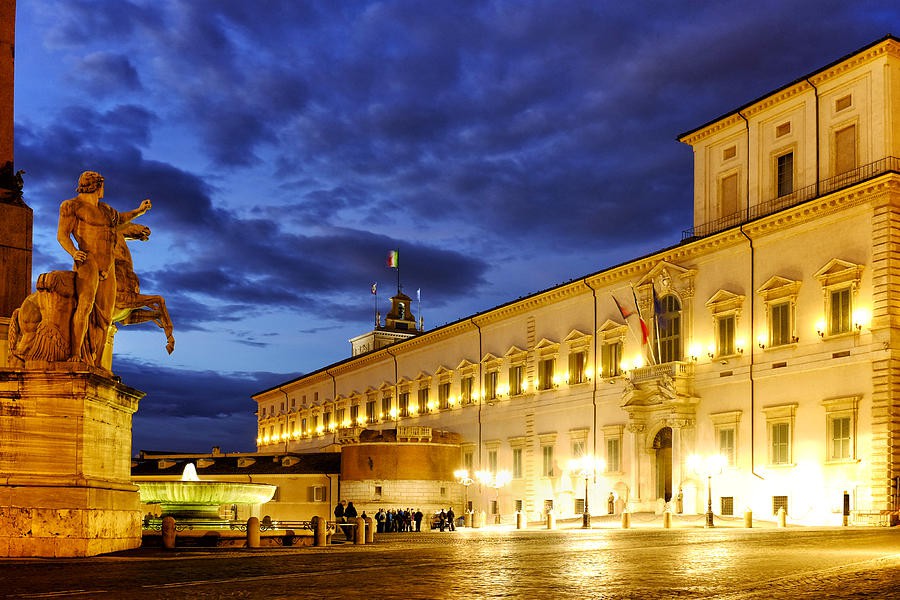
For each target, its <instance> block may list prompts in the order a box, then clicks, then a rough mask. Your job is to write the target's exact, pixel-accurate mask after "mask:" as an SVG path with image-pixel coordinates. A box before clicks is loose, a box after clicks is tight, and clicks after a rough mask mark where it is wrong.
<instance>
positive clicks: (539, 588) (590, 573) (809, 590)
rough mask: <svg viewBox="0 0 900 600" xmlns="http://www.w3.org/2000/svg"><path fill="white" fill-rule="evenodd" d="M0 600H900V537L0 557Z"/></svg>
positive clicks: (591, 535) (515, 536)
mask: <svg viewBox="0 0 900 600" xmlns="http://www.w3.org/2000/svg"><path fill="white" fill-rule="evenodd" d="M0 582H2V586H0V597H3V598H102V599H113V598H116V599H118V598H136V599H143V598H167V599H168V598H322V599H335V598H366V599H368V600H377V599H382V598H397V599H401V598H402V599H406V598H435V599H443V598H447V599H457V598H458V599H470V598H554V599H561V598H718V599H728V600H744V599H764V598H816V599H820V598H900V530H898V529H897V528H892V529H888V528H788V529H773V528H754V529H741V528H729V527H718V528H715V529H703V528H679V529H670V530H665V529H659V528H649V527H645V528H636V529H629V530H622V529H611V528H595V529H592V530H581V529H564V530H557V531H546V530H539V529H528V530H524V531H515V530H512V529H508V528H491V527H488V528H485V529H475V530H472V529H468V530H467V529H460V530H457V531H456V532H452V533H450V532H445V533H440V532H430V531H429V532H422V533H420V534H414V533H413V534H385V535H382V536H380V537H379V539H378V540H377V541H376V543H375V544H372V545H366V546H354V545H351V544H341V545H334V546H330V547H327V548H270V549H256V550H234V549H231V550H224V549H185V550H176V551H171V552H165V551H163V550H159V549H140V550H134V551H129V552H124V553H118V554H114V555H108V556H102V557H94V558H88V559H55V560H54V559H0Z"/></svg>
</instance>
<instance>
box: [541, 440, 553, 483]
mask: <svg viewBox="0 0 900 600" xmlns="http://www.w3.org/2000/svg"><path fill="white" fill-rule="evenodd" d="M541 457H542V459H543V464H542V467H541V475H542V476H543V477H553V446H541Z"/></svg>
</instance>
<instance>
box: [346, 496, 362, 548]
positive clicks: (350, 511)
mask: <svg viewBox="0 0 900 600" xmlns="http://www.w3.org/2000/svg"><path fill="white" fill-rule="evenodd" d="M358 516H359V514H358V513H357V512H356V507H355V506H353V503H352V502H348V503H347V508H345V509H344V520H345V521H346V522H347V523H355V522H356V517H358ZM344 533H345V534H347V540H348V541H350V540H352V539H353V528H352V527H345V528H344Z"/></svg>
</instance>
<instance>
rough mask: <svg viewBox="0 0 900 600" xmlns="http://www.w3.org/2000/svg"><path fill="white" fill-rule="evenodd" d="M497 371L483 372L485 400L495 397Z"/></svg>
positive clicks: (494, 398)
mask: <svg viewBox="0 0 900 600" xmlns="http://www.w3.org/2000/svg"><path fill="white" fill-rule="evenodd" d="M497 375H498V373H497V371H488V372H487V373H485V374H484V397H485V399H487V400H496V399H497V379H498V377H497Z"/></svg>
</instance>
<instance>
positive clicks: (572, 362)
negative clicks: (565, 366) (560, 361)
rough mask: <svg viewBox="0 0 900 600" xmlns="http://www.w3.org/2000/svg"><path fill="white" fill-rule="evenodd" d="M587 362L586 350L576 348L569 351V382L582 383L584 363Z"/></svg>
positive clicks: (583, 379)
mask: <svg viewBox="0 0 900 600" xmlns="http://www.w3.org/2000/svg"><path fill="white" fill-rule="evenodd" d="M586 364H587V352H585V351H584V350H578V351H574V352H570V353H569V383H570V384H575V383H584V382H585V381H586V379H587V378H586V377H585V365H586Z"/></svg>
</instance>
